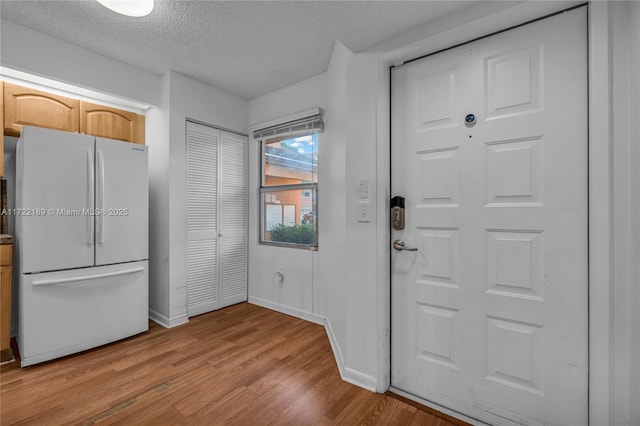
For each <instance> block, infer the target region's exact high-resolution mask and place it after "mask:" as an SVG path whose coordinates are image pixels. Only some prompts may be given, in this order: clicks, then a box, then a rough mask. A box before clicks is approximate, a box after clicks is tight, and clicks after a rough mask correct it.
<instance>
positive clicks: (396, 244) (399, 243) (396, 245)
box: [393, 240, 418, 251]
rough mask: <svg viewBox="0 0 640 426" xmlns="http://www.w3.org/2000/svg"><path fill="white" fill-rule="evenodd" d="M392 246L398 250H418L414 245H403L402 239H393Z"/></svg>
mask: <svg viewBox="0 0 640 426" xmlns="http://www.w3.org/2000/svg"><path fill="white" fill-rule="evenodd" d="M393 248H394V249H396V250H398V251H403V250H404V251H418V249H417V248H415V247H405V245H404V241H402V240H395V241H394V242H393Z"/></svg>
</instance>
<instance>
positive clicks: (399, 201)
mask: <svg viewBox="0 0 640 426" xmlns="http://www.w3.org/2000/svg"><path fill="white" fill-rule="evenodd" d="M391 228H392V229H394V230H396V231H402V230H403V229H404V197H400V196H395V197H393V198H392V199H391Z"/></svg>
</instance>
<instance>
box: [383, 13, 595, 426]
mask: <svg viewBox="0 0 640 426" xmlns="http://www.w3.org/2000/svg"><path fill="white" fill-rule="evenodd" d="M586 12H587V11H586V7H583V8H580V9H577V10H574V11H571V12H567V13H563V14H560V15H556V16H553V17H550V18H547V19H544V20H540V21H537V22H534V23H531V24H528V25H525V26H521V27H518V28H515V29H512V30H510V31H507V32H503V33H500V34H497V35H493V36H491V37H488V38H484V39H481V40H478V41H475V42H473V43H469V44H466V45H463V46H460V47H457V48H454V49H450V50H447V51H444V52H442V53H439V54H436V55H432V56H428V57H426V58H423V59H421V60H418V61H414V62H411V63H408V64H405V65H403V66H401V67H397V68H394V69H393V71H392V194H393V195H400V196H404V197H406V200H405V208H406V226H405V229H404V230H400V231H398V230H393V231H392V235H391V241H395V240H401V241H403V242H404V243H405V246H406V247H407V248H417V251H407V250H403V251H400V250H397V249H396V250H392V252H393V253H392V337H391V341H392V356H391V359H392V379H391V384H392V387H394V388H396V389H400V390H402V391H404V392H406V393H409V394H412V395H415V396H417V397H419V398H421V399H424V400H427V401H430V402H432V403H435V404H437V405H440V406H444V407H447V408H449V409H451V410H454V411H457V412H460V413H463V414H465V415H467V416H469V417H471V418H475V419H478V420H481V421H484V422H487V423H490V424H493V425H503V424H504V425H512V424H526V425H537V424H566V425H569V424H570V425H585V424H587V422H588V418H587V413H588V394H587V391H588V358H587V354H588V347H587V344H588V341H587V337H588V328H587V325H588V322H587V319H588V318H587V315H588V313H587V296H588V294H587V291H588V251H587V231H588V222H587V219H588V217H587V213H588V206H587V173H588V170H587V142H588V140H587V138H588V135H587V124H588V123H587V34H586V28H587V19H586V16H587V14H586Z"/></svg>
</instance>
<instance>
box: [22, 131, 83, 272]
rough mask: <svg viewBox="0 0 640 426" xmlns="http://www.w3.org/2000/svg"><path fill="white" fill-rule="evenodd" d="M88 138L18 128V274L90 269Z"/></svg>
mask: <svg viewBox="0 0 640 426" xmlns="http://www.w3.org/2000/svg"><path fill="white" fill-rule="evenodd" d="M93 169H94V138H93V137H92V136H87V135H81V134H78V133H68V132H60V131H57V130H49V129H42V128H38V127H30V126H24V128H23V129H22V135H21V138H20V140H19V141H18V156H17V164H16V175H17V176H16V178H17V179H16V184H17V188H16V189H17V193H18V195H17V197H16V203H17V206H16V207H17V208H16V212H15V213H16V231H17V236H18V250H19V259H20V260H19V264H20V270H21V272H22V273H28V272H39V271H54V270H61V269H70V268H79V267H85V266H92V265H93V263H94V247H93V243H94V241H93V235H94V233H93V228H94V217H93V216H92V214H91V213H92V211H91V210H92V209H93V199H94V180H93V177H94V172H93Z"/></svg>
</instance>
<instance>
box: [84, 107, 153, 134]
mask: <svg viewBox="0 0 640 426" xmlns="http://www.w3.org/2000/svg"><path fill="white" fill-rule="evenodd" d="M80 132H81V133H86V134H88V135H94V136H101V137H103V138H109V139H116V140H121V141H127V142H136V143H139V144H144V116H143V115H138V114H134V113H133V112H129V111H123V110H120V109H116V108H110V107H108V106H104V105H98V104H92V103H89V102H84V101H81V102H80Z"/></svg>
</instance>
